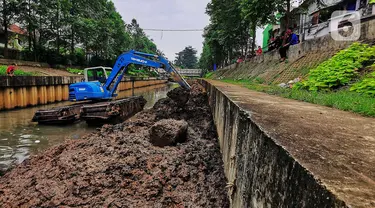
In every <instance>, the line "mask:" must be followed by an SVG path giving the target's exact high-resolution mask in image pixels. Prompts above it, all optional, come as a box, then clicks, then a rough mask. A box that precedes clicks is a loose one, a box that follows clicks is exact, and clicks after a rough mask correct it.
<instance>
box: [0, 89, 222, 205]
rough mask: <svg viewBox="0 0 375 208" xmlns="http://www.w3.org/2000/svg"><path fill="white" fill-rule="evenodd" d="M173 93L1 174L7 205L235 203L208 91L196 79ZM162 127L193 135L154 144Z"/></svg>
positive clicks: (1, 199)
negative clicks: (230, 196)
mask: <svg viewBox="0 0 375 208" xmlns="http://www.w3.org/2000/svg"><path fill="white" fill-rule="evenodd" d="M168 97H169V98H165V99H161V100H159V101H158V102H157V103H156V104H155V105H154V107H153V108H151V109H148V110H145V111H143V112H141V113H139V114H138V115H137V116H136V117H134V118H132V119H131V120H129V121H127V122H125V123H122V124H118V125H113V126H112V125H106V126H104V127H103V128H101V129H100V130H98V131H97V132H94V133H91V134H89V135H87V136H85V137H84V138H83V139H80V140H68V141H66V142H65V143H64V144H62V145H58V146H55V147H53V148H50V149H48V150H46V151H45V152H43V153H41V154H39V155H35V156H32V157H31V158H30V159H28V160H27V161H25V162H23V163H22V164H21V165H19V166H17V167H16V168H15V169H13V170H12V171H11V172H9V173H7V174H6V175H5V176H3V177H1V178H0V205H1V207H22V206H26V207H57V206H79V207H228V206H229V202H228V199H227V194H226V193H227V192H226V189H225V186H226V180H225V176H224V171H223V163H222V160H221V154H220V149H219V145H218V142H217V135H216V131H215V127H214V123H213V119H212V115H211V112H210V108H209V106H208V99H207V94H206V93H205V92H203V89H202V88H201V87H200V86H199V85H197V84H194V85H193V88H192V90H191V91H190V92H189V93H186V91H184V90H182V89H180V88H178V89H175V90H173V91H171V92H170V93H168ZM171 98H172V99H171ZM166 119H167V120H166ZM171 119H172V120H171ZM173 120H175V121H179V122H176V123H183V124H184V125H186V124H187V129H185V130H186V133H184V134H180V132H179V133H178V134H177V133H176V132H175V133H174V132H173V131H183V130H184V129H183V128H180V129H176V128H178V125H174V124H173ZM166 121H167V122H166ZM169 122H171V125H169ZM172 124H173V125H172ZM158 125H164V128H159V127H160V126H158ZM184 125H181V126H184ZM156 127H158V129H159V130H158V131H157V132H158V135H159V136H160V134H161V135H163V129H168V132H167V131H165V134H164V136H165V137H168V138H169V139H171V138H172V137H186V138H183V139H182V140H179V139H178V140H177V139H176V140H173V141H180V142H182V143H178V142H177V143H173V142H172V143H170V144H168V146H164V147H159V146H154V145H153V144H152V143H151V142H150V140H151V139H150V138H151V136H150V134H153V131H152V130H151V129H153V128H156ZM181 129H182V130H181ZM171 141H172V140H171Z"/></svg>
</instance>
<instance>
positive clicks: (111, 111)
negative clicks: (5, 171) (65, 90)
mask: <svg viewBox="0 0 375 208" xmlns="http://www.w3.org/2000/svg"><path fill="white" fill-rule="evenodd" d="M131 64H135V65H141V66H147V67H152V68H155V69H164V70H165V71H166V72H167V73H168V74H170V75H171V77H172V78H173V80H174V81H176V82H177V83H178V84H179V85H180V86H181V87H183V88H186V89H190V85H189V84H188V83H187V82H186V80H184V79H183V77H182V76H181V75H180V74H179V73H178V71H177V70H176V69H175V68H174V67H173V65H172V63H171V62H169V61H168V60H167V59H166V58H164V57H162V56H159V55H154V54H147V53H142V52H138V51H135V50H131V51H128V52H125V53H123V54H121V55H120V56H119V57H118V58H117V60H116V62H115V65H114V67H113V68H112V69H111V73H110V74H109V75H107V71H106V69H108V68H106V67H93V68H87V69H85V70H84V79H83V80H82V82H79V83H75V84H71V85H70V86H69V100H70V101H71V102H74V104H72V105H68V106H62V107H56V108H52V109H47V110H38V111H37V112H36V113H35V114H34V117H33V119H32V121H33V122H38V123H39V124H69V123H74V122H77V121H82V120H84V121H86V123H87V124H89V125H103V124H113V123H119V122H123V121H125V120H126V119H128V118H130V117H132V116H133V115H135V114H136V113H138V112H140V111H141V110H143V108H144V106H145V104H146V100H145V99H144V98H143V97H142V96H133V97H129V98H123V99H117V100H116V99H115V98H116V97H117V93H116V91H117V87H118V85H119V84H120V82H121V80H122V79H123V77H124V75H125V72H126V71H127V69H128V67H129V65H131Z"/></svg>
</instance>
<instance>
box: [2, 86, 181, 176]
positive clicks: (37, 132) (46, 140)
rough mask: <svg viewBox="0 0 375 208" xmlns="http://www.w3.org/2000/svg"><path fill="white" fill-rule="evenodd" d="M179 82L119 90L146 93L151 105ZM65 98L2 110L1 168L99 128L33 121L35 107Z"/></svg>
mask: <svg viewBox="0 0 375 208" xmlns="http://www.w3.org/2000/svg"><path fill="white" fill-rule="evenodd" d="M177 86H178V85H176V84H165V85H156V86H150V87H143V88H138V89H135V90H134V91H132V90H127V91H122V92H119V95H118V98H124V97H129V96H132V94H133V93H134V95H136V96H139V95H142V96H143V97H144V98H145V99H146V100H147V104H146V106H145V108H146V109H147V108H151V107H152V106H153V105H154V104H155V102H156V101H157V100H159V99H161V98H164V97H166V96H167V92H168V91H170V90H171V89H173V88H175V87H177ZM69 104H71V103H70V102H61V103H58V104H50V105H44V106H38V107H32V108H25V109H19V110H11V111H3V112H0V171H4V170H6V169H8V168H9V167H10V166H11V165H12V164H18V163H21V162H22V161H23V160H25V159H26V158H28V157H29V156H30V154H35V153H37V152H38V151H41V150H44V149H46V148H48V147H50V146H53V145H56V144H59V143H62V142H63V141H64V140H66V139H79V138H81V137H82V136H83V135H85V134H88V133H90V132H93V131H95V130H96V128H95V127H89V126H87V125H86V123H85V122H80V123H77V124H72V125H67V126H43V125H38V124H37V123H33V122H31V119H32V117H33V115H34V113H35V111H37V110H39V109H46V108H51V107H55V106H64V105H69Z"/></svg>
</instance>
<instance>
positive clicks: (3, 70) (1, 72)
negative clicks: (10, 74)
mask: <svg viewBox="0 0 375 208" xmlns="http://www.w3.org/2000/svg"><path fill="white" fill-rule="evenodd" d="M7 68H8V66H4V65H2V66H0V76H7ZM14 75H15V76H35V75H37V74H35V73H32V72H25V71H23V70H22V69H20V68H18V67H17V68H16V71H14Z"/></svg>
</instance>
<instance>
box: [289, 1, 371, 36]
mask: <svg viewBox="0 0 375 208" xmlns="http://www.w3.org/2000/svg"><path fill="white" fill-rule="evenodd" d="M369 1H370V0H324V1H323V2H324V5H322V6H318V5H317V4H316V2H315V1H314V2H313V3H310V2H311V1H302V2H301V4H300V6H299V8H306V9H305V10H306V12H304V13H301V14H300V15H299V17H298V21H299V22H298V26H297V28H296V32H297V33H299V34H300V37H301V38H302V41H303V40H308V39H313V38H318V37H322V36H325V35H328V34H329V33H330V32H331V30H332V28H333V25H337V23H338V22H337V21H339V22H342V21H344V20H345V18H346V16H345V15H339V16H336V17H335V18H332V14H333V13H334V12H337V11H346V12H360V14H361V17H362V18H363V17H366V16H370V15H373V14H374V13H375V12H374V7H373V5H372V4H369ZM337 29H338V28H337Z"/></svg>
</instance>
